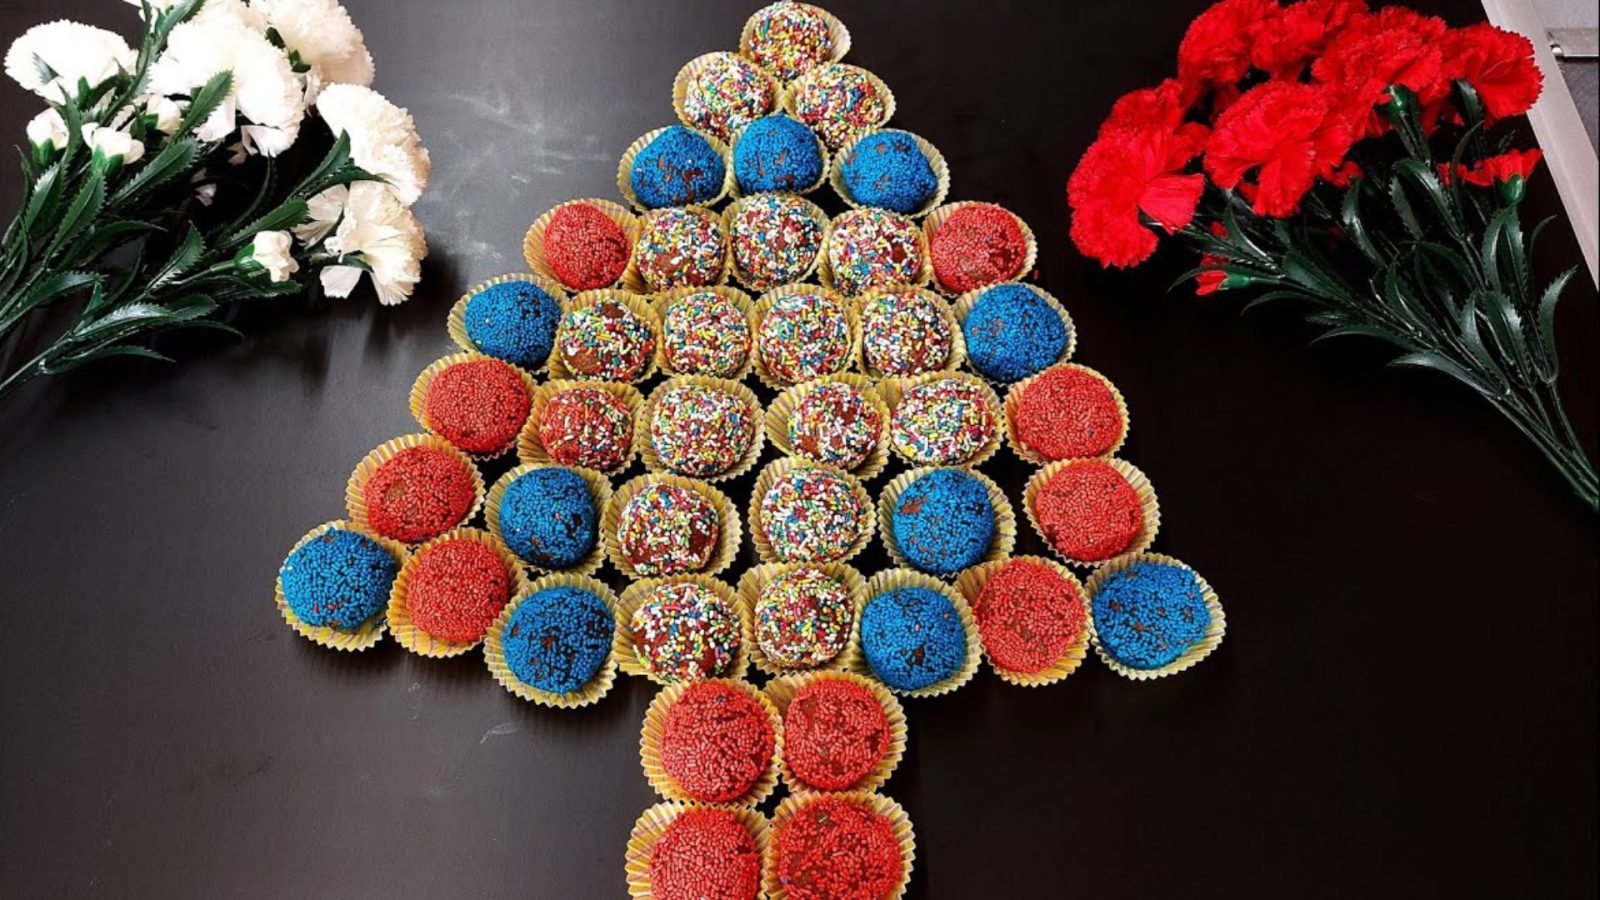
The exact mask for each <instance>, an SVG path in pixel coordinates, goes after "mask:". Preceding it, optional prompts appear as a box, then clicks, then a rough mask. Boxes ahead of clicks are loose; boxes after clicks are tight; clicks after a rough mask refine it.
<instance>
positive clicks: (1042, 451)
mask: <svg viewBox="0 0 1600 900" xmlns="http://www.w3.org/2000/svg"><path fill="white" fill-rule="evenodd" d="M1013 428H1014V430H1015V432H1016V436H1017V441H1018V442H1019V443H1021V444H1022V446H1024V447H1026V448H1027V449H1029V450H1032V451H1033V452H1035V453H1037V454H1039V455H1040V456H1042V457H1044V458H1045V459H1048V460H1058V459H1077V458H1081V457H1088V456H1104V455H1105V454H1107V453H1111V452H1113V451H1114V450H1116V448H1117V445H1118V444H1120V443H1121V442H1122V436H1123V433H1124V432H1125V431H1126V430H1127V428H1128V423H1127V420H1126V419H1125V418H1124V417H1123V413H1122V405H1121V404H1120V403H1118V402H1117V395H1116V393H1115V392H1114V391H1113V390H1112V388H1111V383H1110V382H1109V381H1106V380H1105V378H1103V377H1102V376H1100V375H1099V374H1098V373H1096V372H1093V371H1091V370H1089V369H1086V368H1084V367H1083V366H1075V365H1062V366H1052V367H1051V368H1049V369H1046V370H1044V371H1043V372H1040V373H1039V374H1038V375H1037V376H1036V377H1034V379H1033V380H1032V381H1029V382H1028V383H1027V384H1026V385H1025V386H1024V387H1023V388H1022V390H1021V392H1020V393H1019V394H1018V396H1017V403H1016V421H1015V422H1014V423H1013Z"/></svg>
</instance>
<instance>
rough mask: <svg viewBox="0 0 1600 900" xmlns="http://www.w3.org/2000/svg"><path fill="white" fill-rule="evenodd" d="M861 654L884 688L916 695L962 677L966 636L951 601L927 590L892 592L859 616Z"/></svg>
mask: <svg viewBox="0 0 1600 900" xmlns="http://www.w3.org/2000/svg"><path fill="white" fill-rule="evenodd" d="M861 652H862V654H863V655H864V656H866V659H867V665H869V666H871V667H872V673H873V674H874V675H876V676H878V678H879V679H881V680H882V681H883V683H884V684H887V685H888V686H889V687H891V688H894V689H895V690H900V691H915V690H920V689H922V688H925V687H931V686H933V685H936V684H938V683H940V682H942V681H944V680H946V679H948V678H952V677H954V676H955V675H956V674H957V673H959V672H960V671H961V668H962V666H964V665H965V664H966V660H967V632H966V629H965V628H964V627H962V624H961V614H960V613H959V612H957V611H956V608H955V606H954V604H952V603H951V602H950V598H949V597H946V596H945V595H944V594H941V593H939V592H938V591H935V590H929V589H928V588H919V587H908V588H895V589H893V590H889V591H885V592H884V593H882V594H879V595H878V596H876V597H873V598H872V599H871V600H868V601H867V606H866V609H864V610H862V612H861Z"/></svg>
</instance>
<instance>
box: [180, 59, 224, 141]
mask: <svg viewBox="0 0 1600 900" xmlns="http://www.w3.org/2000/svg"><path fill="white" fill-rule="evenodd" d="M231 90H233V73H232V72H218V73H217V74H215V75H213V76H211V79H210V80H209V81H207V82H206V83H205V84H203V85H201V86H200V90H198V91H195V93H194V97H193V98H192V99H191V100H190V101H189V109H188V111H187V112H185V113H184V114H183V121H182V123H180V124H179V126H178V134H188V133H189V132H190V131H193V130H194V128H195V127H196V126H197V125H199V124H200V123H201V122H204V121H205V120H206V119H208V118H210V117H211V114H212V113H213V112H215V111H216V109H217V107H218V106H220V105H221V104H222V101H224V100H226V99H227V98H228V92H229V91H231Z"/></svg>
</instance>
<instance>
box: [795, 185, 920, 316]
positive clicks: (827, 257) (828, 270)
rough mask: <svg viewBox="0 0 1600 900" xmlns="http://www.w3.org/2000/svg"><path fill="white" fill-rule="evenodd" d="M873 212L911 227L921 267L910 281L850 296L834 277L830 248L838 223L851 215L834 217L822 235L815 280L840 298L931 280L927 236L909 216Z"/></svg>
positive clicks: (916, 285)
mask: <svg viewBox="0 0 1600 900" xmlns="http://www.w3.org/2000/svg"><path fill="white" fill-rule="evenodd" d="M864 210H865V208H864V207H862V208H858V210H853V211H852V212H854V211H864ZM874 211H875V212H880V213H883V214H884V215H886V216H893V217H894V218H896V219H904V220H905V221H906V223H908V224H909V225H910V226H911V229H912V231H913V232H915V235H916V241H917V254H918V256H920V257H921V260H922V262H921V265H920V266H919V267H918V268H917V274H916V276H915V277H913V278H912V280H910V281H897V282H894V283H892V284H882V285H876V286H874V287H870V288H867V289H866V290H865V291H862V292H861V293H859V294H852V293H850V292H848V291H846V290H845V289H844V288H843V287H840V285H839V283H838V280H837V279H836V278H835V277H834V272H833V261H832V258H831V254H832V250H831V248H832V246H833V241H834V236H835V235H837V234H838V232H839V223H840V222H842V221H844V220H845V219H846V218H847V217H848V216H849V215H850V214H851V213H850V212H845V213H840V214H839V215H837V216H834V217H833V221H831V222H829V223H828V230H827V231H824V232H823V233H822V254H821V256H822V261H821V263H820V264H818V266H817V280H818V281H821V282H822V286H823V287H825V288H827V289H828V290H830V291H836V292H838V293H839V294H840V295H841V296H844V297H849V298H851V299H857V298H860V297H863V296H865V295H866V294H867V292H868V291H873V290H877V289H879V288H885V287H902V288H907V287H913V288H922V287H927V286H928V283H929V282H931V281H932V280H933V259H932V258H931V257H930V256H929V255H928V236H927V235H925V234H923V233H922V229H921V228H918V227H917V223H916V222H915V221H914V220H913V219H911V218H910V217H909V216H902V215H900V214H899V213H893V212H889V211H888V210H884V209H880V210H874Z"/></svg>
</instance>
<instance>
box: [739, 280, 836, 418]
mask: <svg viewBox="0 0 1600 900" xmlns="http://www.w3.org/2000/svg"><path fill="white" fill-rule="evenodd" d="M800 295H812V296H817V297H822V298H824V299H826V300H828V301H830V302H832V303H835V304H838V306H839V308H840V309H842V310H843V311H844V318H845V323H846V326H847V327H848V328H849V331H850V346H849V347H848V348H847V349H846V350H845V354H844V356H843V357H842V358H841V360H840V363H839V368H838V369H836V370H835V371H832V372H826V373H824V374H822V375H818V376H817V378H824V377H827V376H828V375H842V374H846V373H849V372H853V371H855V367H856V363H857V362H858V361H859V359H860V347H861V310H860V309H859V308H858V306H857V305H856V302H855V301H854V300H850V299H848V298H846V297H843V296H841V295H840V294H839V293H838V292H837V291H834V290H832V289H830V288H823V287H817V286H816V285H814V284H786V285H784V286H783V287H778V288H773V289H772V290H770V291H767V292H766V293H765V294H762V295H761V297H760V299H758V300H756V305H755V310H754V312H755V323H756V330H755V332H754V333H753V334H752V335H751V340H752V343H753V346H752V349H753V351H754V354H755V371H756V378H757V380H759V381H760V382H761V383H762V384H764V385H766V386H767V387H769V388H771V389H773V390H774V391H782V390H784V389H786V388H790V387H793V386H794V385H796V384H804V383H805V382H807V381H814V380H816V379H815V378H807V379H804V380H803V381H799V382H789V381H785V380H783V379H782V378H779V377H778V376H777V375H776V374H774V373H773V371H772V370H771V369H769V368H767V361H766V359H764V358H763V356H762V353H761V329H762V328H763V327H764V326H765V325H766V321H767V316H768V315H769V314H771V312H772V307H773V305H774V304H775V303H776V302H777V301H778V300H780V299H782V298H784V297H794V296H800Z"/></svg>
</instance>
